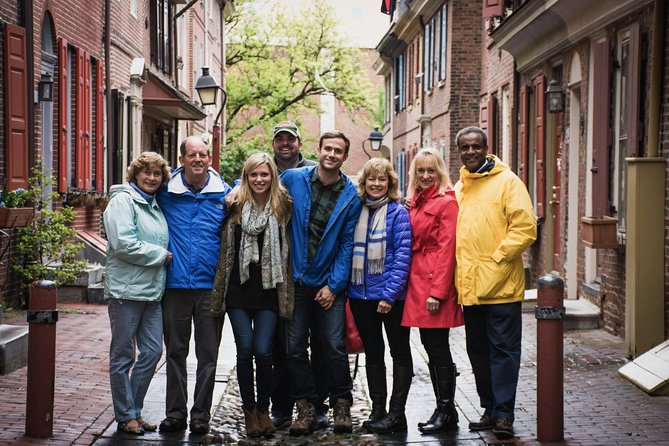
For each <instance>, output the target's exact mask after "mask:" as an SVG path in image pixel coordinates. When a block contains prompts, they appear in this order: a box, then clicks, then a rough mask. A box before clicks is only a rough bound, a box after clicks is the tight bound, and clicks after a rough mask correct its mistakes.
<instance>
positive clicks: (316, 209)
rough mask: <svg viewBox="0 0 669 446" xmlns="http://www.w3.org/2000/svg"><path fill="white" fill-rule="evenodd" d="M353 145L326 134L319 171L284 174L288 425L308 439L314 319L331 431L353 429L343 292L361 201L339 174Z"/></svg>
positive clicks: (313, 395) (314, 398)
mask: <svg viewBox="0 0 669 446" xmlns="http://www.w3.org/2000/svg"><path fill="white" fill-rule="evenodd" d="M349 147H350V142H349V140H348V138H347V137H346V135H344V134H343V133H341V132H326V133H324V134H323V135H321V138H320V142H319V144H318V148H317V149H316V152H317V154H318V165H317V166H314V167H303V168H299V169H290V170H287V171H285V172H284V173H283V174H282V175H281V181H282V183H283V184H284V185H285V186H286V188H287V189H288V191H289V192H290V194H291V196H292V197H293V215H292V218H291V221H290V242H291V259H292V262H293V274H294V277H295V310H294V312H293V319H292V320H291V321H290V323H289V324H288V333H287V356H288V368H289V370H290V375H291V379H292V382H291V391H292V393H293V397H294V399H295V401H296V406H297V418H296V419H295V421H293V423H292V424H291V425H290V433H291V435H305V434H308V433H310V432H312V431H313V430H315V429H317V428H318V421H317V417H316V411H315V407H314V405H315V404H316V403H317V402H318V400H319V398H318V393H317V391H316V386H315V383H314V376H313V372H312V368H311V365H310V362H309V355H308V352H307V349H308V339H309V330H310V323H311V320H312V318H313V320H314V325H313V327H314V328H313V329H314V330H316V333H315V335H316V336H317V337H318V338H319V339H320V341H321V342H322V345H323V348H324V352H323V354H324V357H325V361H326V362H327V364H328V366H329V368H328V371H329V376H328V383H329V386H330V405H331V407H333V419H334V431H335V433H344V432H351V431H352V427H353V426H352V421H351V412H350V409H351V401H352V396H351V388H352V383H351V375H350V370H349V365H348V356H347V354H346V346H345V341H344V331H345V326H346V313H345V296H344V290H345V289H346V285H347V283H348V278H349V274H350V271H351V257H352V255H353V234H354V232H355V225H356V223H357V222H358V217H359V216H360V211H361V209H362V202H361V201H360V198H359V197H358V194H357V190H356V187H355V185H354V184H353V182H352V181H351V180H350V179H348V177H346V175H344V174H343V173H342V172H341V165H342V164H343V162H344V161H345V160H346V158H347V157H348V150H349Z"/></svg>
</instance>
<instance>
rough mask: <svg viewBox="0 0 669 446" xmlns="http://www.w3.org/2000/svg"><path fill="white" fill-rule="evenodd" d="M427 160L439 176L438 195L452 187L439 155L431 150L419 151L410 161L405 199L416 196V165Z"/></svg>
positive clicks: (444, 164)
mask: <svg viewBox="0 0 669 446" xmlns="http://www.w3.org/2000/svg"><path fill="white" fill-rule="evenodd" d="M423 159H425V160H428V161H429V162H430V164H431V165H432V167H433V168H434V170H436V171H437V175H439V193H440V194H441V193H443V192H444V191H445V190H446V189H448V188H451V187H453V185H452V184H451V179H450V178H449V177H448V169H446V163H445V162H444V159H443V158H442V157H441V154H440V153H439V152H438V151H437V150H436V149H432V148H426V149H420V150H419V151H418V153H416V156H415V157H414V159H413V160H412V161H411V166H410V167H409V188H408V190H407V198H411V197H413V196H414V195H415V194H416V189H417V188H418V173H417V172H416V164H417V163H418V160H423Z"/></svg>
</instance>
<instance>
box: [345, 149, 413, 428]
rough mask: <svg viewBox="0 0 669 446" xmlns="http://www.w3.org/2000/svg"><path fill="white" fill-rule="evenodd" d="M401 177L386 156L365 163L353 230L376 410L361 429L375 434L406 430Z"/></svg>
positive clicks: (354, 296) (356, 303) (353, 292)
mask: <svg viewBox="0 0 669 446" xmlns="http://www.w3.org/2000/svg"><path fill="white" fill-rule="evenodd" d="M398 184H399V181H398V178H397V174H396V173H395V171H394V170H393V167H392V165H391V164H390V162H389V161H388V160H386V159H383V158H372V159H371V160H369V161H367V163H365V165H364V166H363V168H362V172H361V173H360V175H359V176H358V189H359V193H360V197H361V198H362V200H363V203H364V206H363V207H362V213H361V214H360V219H359V220H358V224H357V226H356V228H355V245H354V247H353V261H352V273H351V281H350V282H349V285H348V298H349V303H350V306H351V312H352V313H353V316H354V318H355V323H356V325H357V327H358V331H359V332H360V338H361V340H362V343H363V345H364V348H365V369H366V371H367V384H368V387H369V394H370V395H369V396H370V398H371V400H372V412H371V414H370V416H369V419H368V420H367V421H365V422H363V428H366V429H368V430H370V431H372V432H377V433H389V432H401V431H406V430H407V420H406V416H405V413H404V407H405V405H406V400H407V396H408V394H409V388H410V387H411V378H412V377H413V361H412V358H411V349H410V347H409V332H410V328H409V327H402V326H401V321H402V313H403V311H404V298H405V294H406V283H407V278H408V275H409V264H410V262H411V225H410V223H409V214H408V212H407V210H406V209H405V208H404V207H403V206H402V205H401V204H400V203H399V198H400V196H399V192H398ZM384 328H385V331H386V336H387V337H388V344H389V347H390V354H391V355H392V357H393V390H392V394H391V396H390V406H389V411H388V412H386V399H387V394H388V392H387V387H386V365H385V362H384V356H385V345H384V341H383V331H382V330H383V329H384Z"/></svg>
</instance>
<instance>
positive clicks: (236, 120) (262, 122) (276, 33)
mask: <svg viewBox="0 0 669 446" xmlns="http://www.w3.org/2000/svg"><path fill="white" fill-rule="evenodd" d="M227 35H228V38H229V39H230V42H229V43H228V45H227V49H226V51H227V55H226V65H227V72H226V89H227V92H228V102H227V105H226V107H227V121H226V138H227V142H228V148H227V150H226V155H225V156H224V157H223V158H226V157H227V156H229V154H230V152H231V151H234V150H236V151H237V152H238V153H242V152H244V151H246V150H248V149H249V145H248V144H255V145H256V147H260V146H263V147H269V144H268V143H269V136H264V135H268V133H269V131H268V130H269V127H271V125H270V124H272V123H274V122H276V121H278V120H281V119H285V118H287V117H294V116H297V115H298V114H300V113H302V112H304V111H309V110H311V111H312V113H314V114H318V113H319V112H320V103H319V102H318V101H317V100H316V99H317V97H318V96H319V95H322V94H330V95H333V96H334V97H335V98H336V99H337V100H339V101H340V103H341V104H342V105H343V106H344V107H346V108H347V109H348V111H349V113H351V114H353V115H356V114H359V113H361V112H365V113H367V112H369V111H370V110H371V109H372V108H373V107H374V104H373V102H374V100H373V98H374V97H375V96H376V94H375V90H374V88H373V87H372V85H371V82H370V81H369V80H368V79H367V78H366V74H365V67H364V64H363V63H362V53H361V52H360V50H359V49H357V48H354V47H351V46H347V43H346V41H345V40H344V39H343V38H342V37H340V36H339V35H338V33H337V31H336V21H335V18H334V11H333V10H332V8H331V7H330V6H329V5H327V4H326V2H319V1H317V0H310V1H309V4H308V5H307V7H305V8H304V9H303V10H302V11H301V12H297V13H293V12H291V11H286V10H285V7H284V8H281V7H280V6H275V7H274V8H273V9H272V11H270V12H267V11H263V12H262V14H261V13H260V12H258V11H257V10H256V9H255V8H254V4H253V2H250V1H243V2H241V4H240V5H238V8H237V12H236V15H235V16H234V17H232V19H231V24H230V26H229V27H228V33H227ZM252 129H253V130H254V134H257V133H256V132H257V131H258V129H259V130H260V131H261V132H264V135H261V136H260V137H258V138H257V140H256V141H255V142H254V141H249V142H246V143H244V144H243V145H241V146H240V147H235V146H236V145H239V144H240V141H242V140H243V139H246V138H247V137H248V135H247V132H249V130H252ZM263 140H264V144H261V143H262V142H263Z"/></svg>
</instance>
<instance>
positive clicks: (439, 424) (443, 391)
mask: <svg viewBox="0 0 669 446" xmlns="http://www.w3.org/2000/svg"><path fill="white" fill-rule="evenodd" d="M434 372H435V375H436V377H437V386H436V387H437V409H436V410H435V413H434V414H433V417H432V418H434V420H432V419H431V420H432V423H428V424H425V425H423V426H421V427H419V428H418V429H419V430H420V431H421V432H422V433H424V434H433V433H436V432H444V431H450V430H455V429H457V428H458V412H457V410H456V409H455V377H456V376H458V372H457V370H456V369H455V364H452V365H451V366H450V367H437V368H435V370H434ZM435 415H436V417H435Z"/></svg>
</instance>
